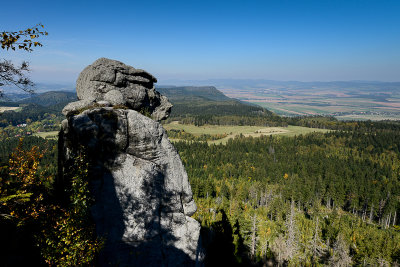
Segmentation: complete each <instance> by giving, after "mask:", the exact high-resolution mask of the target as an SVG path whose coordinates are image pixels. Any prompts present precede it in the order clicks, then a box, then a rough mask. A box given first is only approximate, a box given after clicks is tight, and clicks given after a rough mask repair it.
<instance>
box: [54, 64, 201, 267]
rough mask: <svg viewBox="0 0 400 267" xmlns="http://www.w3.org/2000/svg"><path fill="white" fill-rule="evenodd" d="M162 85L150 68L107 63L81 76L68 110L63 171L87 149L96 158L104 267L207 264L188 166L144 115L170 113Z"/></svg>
mask: <svg viewBox="0 0 400 267" xmlns="http://www.w3.org/2000/svg"><path fill="white" fill-rule="evenodd" d="M107 66H108V67H107ZM154 82H156V79H155V78H154V77H153V76H152V75H150V74H148V73H147V72H145V71H143V70H137V69H134V68H132V67H130V66H126V65H124V64H123V63H121V62H118V61H113V60H108V59H105V58H101V59H99V60H97V61H96V62H94V63H93V64H92V65H90V66H88V67H87V68H85V70H84V71H83V72H82V73H81V74H80V76H79V78H78V81H77V92H78V97H79V99H80V101H78V102H74V103H71V104H69V105H67V106H66V107H65V108H64V110H63V112H64V114H65V115H66V116H67V119H66V120H64V121H63V123H62V130H61V133H60V160H61V166H62V168H64V170H65V169H68V168H69V166H72V163H73V161H74V155H76V154H77V153H78V152H79V151H80V150H82V149H84V150H85V153H86V154H87V156H88V157H89V159H90V164H89V166H90V169H89V179H90V187H91V192H92V194H93V197H94V199H95V202H94V205H93V207H92V215H93V219H94V221H95V224H96V230H97V233H98V235H100V236H102V237H104V238H105V240H106V245H105V248H104V249H103V251H102V252H101V255H100V258H99V261H100V264H101V265H104V266H108V265H111V266H117V265H118V266H191V265H199V264H201V261H202V257H203V256H202V252H201V246H200V245H199V244H200V243H199V234H200V225H199V223H198V222H197V221H196V220H194V219H192V218H191V217H190V216H191V215H193V214H194V212H195V211H196V205H195V203H194V201H193V197H192V192H191V188H190V184H189V182H188V177H187V174H186V171H185V169H184V166H183V164H182V162H181V160H180V157H179V155H178V153H177V151H176V149H175V148H174V146H173V145H172V144H171V143H170V142H169V140H168V138H167V135H166V132H165V130H164V129H163V127H162V126H161V124H160V123H158V122H156V121H154V120H152V119H151V118H149V117H146V116H144V115H143V114H141V113H140V112H138V111H141V112H142V113H143V111H145V112H148V115H150V116H152V117H153V118H155V119H157V120H159V119H162V118H165V117H167V116H168V113H169V110H170V108H171V104H169V102H168V100H167V99H166V98H165V97H164V96H161V95H160V94H159V93H158V92H156V91H155V90H154V87H153V83H154ZM121 106H123V108H121ZM60 172H61V174H62V173H63V170H61V171H60ZM61 177H62V175H61ZM66 178H67V177H64V183H67V181H65V179H66Z"/></svg>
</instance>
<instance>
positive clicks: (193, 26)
mask: <svg viewBox="0 0 400 267" xmlns="http://www.w3.org/2000/svg"><path fill="white" fill-rule="evenodd" d="M1 9H2V12H1V16H0V31H12V30H19V29H25V28H28V27H31V26H33V25H35V24H36V23H39V22H41V23H42V24H44V25H45V29H46V30H47V31H48V32H49V36H48V37H45V38H42V43H43V44H44V46H43V47H42V48H38V49H36V50H35V51H34V52H32V53H27V52H22V51H19V52H6V51H0V53H1V55H0V57H2V58H6V59H13V60H15V61H17V62H18V61H22V60H24V59H25V60H28V61H30V63H31V66H32V69H33V72H32V74H31V77H32V78H33V79H34V80H36V81H39V82H70V83H74V82H75V80H76V78H77V76H78V74H79V72H80V71H81V70H82V69H83V68H84V67H85V66H87V65H89V64H91V63H92V62H93V61H94V60H96V59H97V58H99V57H108V58H112V59H117V60H120V61H122V62H124V63H126V64H129V65H132V66H134V67H136V68H142V69H145V70H147V71H148V72H150V73H152V74H153V75H155V76H156V77H157V78H158V79H159V83H162V82H163V81H166V80H171V79H183V80H190V79H192V80H199V79H213V78H234V79H244V78H247V79H249V78H250V79H252V78H259V79H270V80H298V81H334V80H379V81H400V1H398V0H394V1H389V0H388V1H386V0H375V1H372V0H343V1H341V0H335V1H333V0H318V1H312V0H298V1H286V0H274V1H268V0H264V1H252V0H247V1H235V0H227V1H217V0H214V1H207V0H203V1H192V0H186V1H174V0H170V1H151V0H149V1H143V0H142V1H84V0H82V1H54V0H53V1H3V2H2V4H1Z"/></svg>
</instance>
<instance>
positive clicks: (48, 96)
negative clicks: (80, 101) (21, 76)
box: [17, 91, 77, 107]
mask: <svg viewBox="0 0 400 267" xmlns="http://www.w3.org/2000/svg"><path fill="white" fill-rule="evenodd" d="M76 100H77V97H76V93H74V92H65V91H49V92H45V93H41V94H35V95H33V96H32V97H30V98H26V99H23V100H19V101H17V103H19V104H36V105H40V106H44V107H49V106H55V105H61V104H64V105H66V104H67V103H69V102H73V101H76Z"/></svg>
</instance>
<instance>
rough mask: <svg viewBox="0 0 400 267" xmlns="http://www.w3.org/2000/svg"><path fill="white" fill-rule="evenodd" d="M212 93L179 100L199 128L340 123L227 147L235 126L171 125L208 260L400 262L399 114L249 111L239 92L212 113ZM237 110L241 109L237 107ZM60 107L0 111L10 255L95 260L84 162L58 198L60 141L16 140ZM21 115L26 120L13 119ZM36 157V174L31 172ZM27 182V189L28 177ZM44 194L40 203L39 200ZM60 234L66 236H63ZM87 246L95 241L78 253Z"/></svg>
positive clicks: (54, 124)
mask: <svg viewBox="0 0 400 267" xmlns="http://www.w3.org/2000/svg"><path fill="white" fill-rule="evenodd" d="M203 100H204V99H203ZM203 100H199V98H196V101H199V102H197V104H198V105H197V106H196V105H192V108H191V109H190V104H188V103H186V104H184V105H183V106H182V109H181V110H180V111H179V105H175V108H177V110H178V111H179V112H180V113H181V114H185V113H186V112H189V110H190V111H191V112H192V113H190V114H189V113H188V114H186V115H185V116H182V117H179V118H178V117H175V119H177V120H179V121H180V122H181V123H192V124H197V125H204V124H217V125H218V124H220V125H263V126H275V125H279V126H285V125H298V126H307V127H312V128H324V129H331V131H330V132H328V133H324V134H323V133H312V134H307V135H298V136H295V137H284V136H262V137H258V138H253V137H244V136H237V137H236V138H234V139H230V140H229V141H228V142H227V144H226V145H222V144H221V145H208V144H207V143H206V142H205V141H210V140H216V139H220V138H223V137H225V136H226V134H225V135H224V134H220V135H213V134H203V135H193V134H190V133H187V132H184V131H177V130H176V131H170V132H169V133H168V135H169V136H170V137H171V138H176V139H181V140H184V141H181V142H176V143H175V146H176V148H177V149H178V151H179V153H180V155H181V158H182V161H183V163H184V165H185V168H186V171H187V172H188V175H189V180H190V183H191V187H192V191H193V193H194V197H195V200H196V203H197V206H198V211H197V213H196V214H195V215H194V217H195V218H196V219H197V220H199V221H200V222H201V224H202V233H203V242H204V247H205V249H206V251H207V257H206V265H208V266H215V265H227V264H229V265H242V266H248V265H264V264H272V265H277V264H281V265H289V266H299V265H306V266H323V265H334V266H339V265H340V264H341V265H342V266H346V265H364V266H376V265H382V266H385V265H386V266H388V265H395V264H397V263H399V262H400V227H399V221H400V218H399V213H400V203H399V202H400V198H399V197H400V184H399V183H400V182H399V177H400V123H399V122H390V121H380V122H373V121H365V122H360V121H344V122H343V121H338V120H336V119H335V118H332V117H322V116H314V117H295V118H285V117H279V116H276V115H273V114H272V115H271V114H269V113H268V112H263V111H262V110H258V107H253V106H247V107H246V108H248V110H247V109H243V110H241V108H242V106H241V104H238V102H231V101H225V102H224V103H225V104H226V108H227V110H226V113H223V114H218V115H215V110H216V109H217V107H218V108H219V107H221V105H224V104H221V102H218V101H216V102H213V101H211V100H207V101H203ZM212 103H214V104H212ZM235 105H236V106H235ZM235 109H236V110H237V111H235V112H236V113H230V112H231V111H232V110H235ZM207 110H209V114H208V113H207ZM59 112H60V107H58V106H49V107H42V106H36V105H34V104H30V105H27V106H25V107H22V112H21V111H19V112H14V111H9V112H5V113H3V114H2V115H1V116H0V123H2V125H1V126H2V127H1V128H0V133H1V137H0V139H1V143H0V163H1V166H0V174H1V177H0V201H1V202H2V205H0V215H1V216H0V223H1V225H2V229H3V233H7V234H8V235H7V236H8V237H9V238H12V236H11V234H16V235H18V238H17V239H16V241H15V244H14V245H13V246H9V247H8V248H7V249H4V250H3V252H4V253H5V254H4V253H3V254H4V255H7V254H9V255H12V257H15V255H17V254H18V248H21V244H24V246H22V247H23V248H24V250H29V251H31V252H30V254H27V257H25V258H21V262H24V263H26V262H29V260H31V259H34V260H33V262H38V263H43V264H44V263H47V264H53V265H54V264H57V263H60V262H61V261H63V260H65V259H67V258H66V257H67V256H68V262H69V263H71V264H72V263H74V262H75V263H76V262H79V259H83V260H85V261H87V262H90V261H93V260H95V255H96V252H97V251H98V250H99V249H100V247H101V246H100V244H101V242H100V241H99V240H94V239H93V235H92V232H91V231H93V229H92V228H91V227H92V226H91V224H90V221H88V220H87V214H88V213H87V208H88V206H90V201H89V199H90V198H89V197H88V195H87V193H88V189H87V185H85V183H84V177H85V176H84V172H85V168H84V164H83V163H82V164H83V165H82V166H78V167H77V170H79V173H78V174H72V175H73V176H74V177H77V178H79V179H81V180H79V183H78V184H77V186H78V188H75V191H74V192H75V193H76V194H75V193H74V194H75V195H71V201H70V202H68V201H67V203H60V200H59V199H57V192H56V189H55V184H54V181H55V177H56V175H57V168H58V166H57V144H56V141H54V140H50V139H43V138H39V137H25V139H24V141H23V142H22V143H21V144H20V145H18V144H19V143H20V142H19V138H15V136H16V135H22V136H23V135H25V134H27V132H28V131H29V132H35V131H47V130H55V129H58V127H59V126H58V125H59V123H60V122H61V120H62V118H63V116H61V114H60V113H59ZM213 112H214V114H213ZM250 114H251V115H250ZM20 123H26V124H27V125H26V126H23V127H22V126H12V125H18V124H20ZM10 124H11V125H10ZM199 141H201V142H199ZM15 148H17V151H19V152H18V153H19V154H18V153H17V154H15ZM32 149H33V150H32ZM13 151H14V154H12V153H13ZM23 151H25V152H23ZM24 153H25V154H24ZM16 155H19V156H18V157H16ZM35 157H36V158H35ZM24 160H25V162H26V164H23V163H24ZM18 164H20V165H21V168H22V169H23V170H26V171H27V173H28V174H29V175H28V177H29V179H28V180H24V179H25V178H24V174H25V173H26V172H23V173H21V175H20V176H18V175H16V174H15V172H14V173H13V172H12V169H13V168H14V169H15V168H16V166H17V165H18ZM35 164H37V166H36V165H35ZM18 166H19V165H18ZM34 166H36V167H35V171H34V172H29V171H28V170H29V168H33V167H34ZM18 177H19V178H21V179H23V180H22V182H23V183H22V184H21V181H19V180H18V179H17V178H18ZM25 182H26V183H28V186H23V184H24V183H25ZM80 186H84V187H83V189H82V190H83V191H80V190H79V188H80ZM85 186H86V187H85ZM19 188H24V189H23V190H22V191H21V190H20V189H19ZM29 190H31V191H29ZM79 192H81V193H79ZM26 194H28V195H26ZM71 194H72V193H71ZM27 196H28V197H27ZM37 199H39V200H40V201H39V202H38V203H39V204H40V205H36V204H35V203H36V202H35V201H36V200H37ZM77 199H78V200H79V199H81V200H82V199H83V200H84V202H79V201H78V202H79V203H83V204H82V206H76V205H75V204H76V203H78V202H77ZM74 203H75V204H74ZM74 205H75V206H74ZM74 209H78V210H79V213H78V215H79V216H78V217H76V215H73V214H74V213H71V212H69V211H71V210H74ZM35 212H36V213H35ZM10 216H11V217H10ZM62 220H65V221H66V222H68V225H67V227H66V228H62V229H58V230H59V235H52V234H50V233H49V232H46V231H45V229H50V227H56V226H57V225H58V224H57V223H58V222H60V221H62ZM22 221H23V223H21V222H22ZM81 224H82V225H85V227H87V228H82V226H81ZM28 229H33V230H32V231H30V230H28ZM77 231H78V232H79V233H82V234H81V235H78V236H79V242H76V243H74V242H72V241H71V240H73V239H74V237H73V235H72V234H71V233H78V232H77ZM39 233H41V234H39ZM74 235H75V234H74ZM5 237H6V235H3V238H5ZM61 239H62V240H65V243H62V242H61V243H57V242H58V241H59V240H61ZM57 240H58V241H57ZM43 242H44V243H43ZM46 242H47V243H46ZM56 244H61V246H60V247H57V246H56ZM75 244H76V246H75ZM79 246H87V247H86V250H85V251H81V250H80V248H79ZM39 248H42V250H40V249H39ZM66 251H70V252H69V253H67V252H66ZM8 260H9V261H13V260H15V259H14V258H9V259H8Z"/></svg>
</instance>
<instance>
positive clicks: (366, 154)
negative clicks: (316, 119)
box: [175, 125, 400, 266]
mask: <svg viewBox="0 0 400 267" xmlns="http://www.w3.org/2000/svg"><path fill="white" fill-rule="evenodd" d="M364 128H365V129H369V131H364V132H361V131H355V132H350V131H346V132H344V131H334V132H330V133H326V134H321V133H314V134H308V135H305V136H301V135H300V136H297V137H294V138H289V137H272V136H265V137H261V138H252V137H248V138H245V137H238V138H235V139H233V140H230V141H229V142H228V143H227V144H226V145H207V144H206V143H202V142H178V143H175V146H176V147H177V149H178V151H179V152H180V155H181V157H182V160H183V162H184V165H185V167H186V170H187V172H188V175H189V179H190V181H191V185H192V190H193V193H194V195H195V198H196V202H197V203H198V206H199V210H198V212H197V213H196V215H195V216H196V218H197V219H198V220H200V221H201V222H202V225H203V226H204V227H205V228H204V229H208V230H209V232H207V231H206V232H207V233H208V234H209V235H212V236H213V235H216V236H218V238H217V242H222V243H221V244H219V245H218V246H219V247H221V246H224V247H225V248H226V249H227V250H223V249H221V251H222V252H221V253H225V254H226V255H225V256H226V257H228V258H229V259H231V262H232V264H241V263H242V264H245V265H247V264H264V263H267V262H270V263H271V262H274V263H275V264H278V263H279V264H289V265H293V266H294V265H325V264H326V265H328V264H333V265H335V264H336V265H335V266H339V265H338V264H352V265H380V264H383V265H388V264H393V263H394V262H396V261H397V262H398V261H399V259H400V258H399V257H400V233H399V230H400V228H399V227H398V226H397V224H398V220H399V218H398V217H399V208H400V206H399V195H400V183H399V176H400V158H399V151H400V146H399V144H400V142H399V141H400V132H399V131H397V130H387V129H385V130H379V129H376V130H375V131H372V129H373V128H371V127H367V126H366V125H365V127H364ZM378 128H379V127H378ZM380 128H387V127H380ZM389 128H390V127H389ZM227 233H229V234H227ZM213 245H215V244H211V247H212V248H213V249H217V248H216V247H214V246H213ZM229 247H230V249H229ZM213 249H211V252H210V254H208V255H209V258H208V260H209V261H210V262H213V261H215V260H218V258H219V257H220V255H219V252H213ZM217 250H218V249H217ZM218 251H219V250H218ZM339 254H340V255H339ZM341 266H342V265H341Z"/></svg>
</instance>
